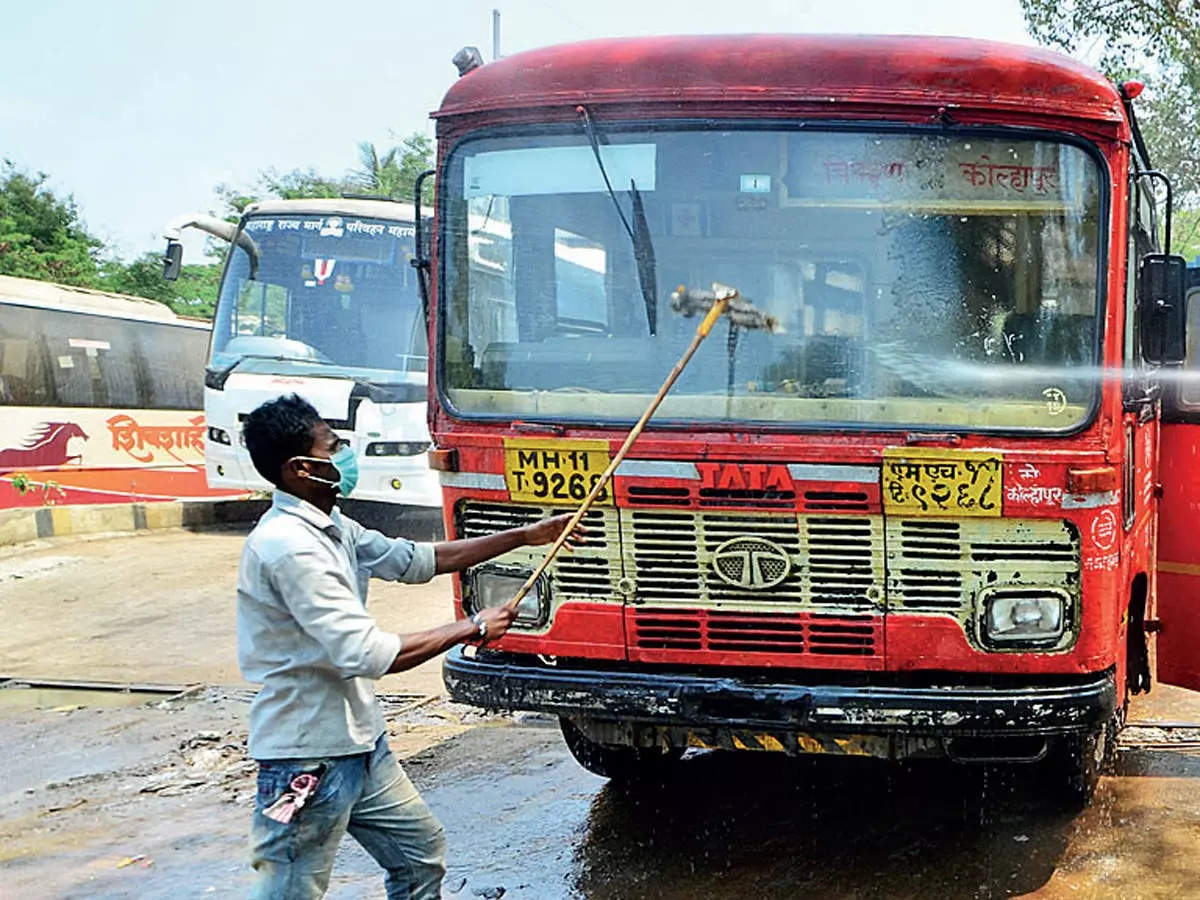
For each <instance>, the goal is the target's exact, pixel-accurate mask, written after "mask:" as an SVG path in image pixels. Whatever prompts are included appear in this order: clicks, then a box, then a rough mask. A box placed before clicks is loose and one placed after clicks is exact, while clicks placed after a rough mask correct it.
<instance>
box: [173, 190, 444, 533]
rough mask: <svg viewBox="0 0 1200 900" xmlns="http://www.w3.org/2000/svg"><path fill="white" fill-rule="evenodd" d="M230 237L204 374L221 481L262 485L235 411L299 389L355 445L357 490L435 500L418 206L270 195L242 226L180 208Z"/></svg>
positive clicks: (360, 495) (215, 475)
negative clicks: (416, 263)
mask: <svg viewBox="0 0 1200 900" xmlns="http://www.w3.org/2000/svg"><path fill="white" fill-rule="evenodd" d="M185 227H197V228H201V229H202V230H204V231H207V232H209V233H210V234H214V235H216V236H217V237H220V238H222V239H224V240H227V241H230V242H231V244H232V247H231V250H230V253H229V259H228V261H227V263H226V266H225V272H224V274H223V276H222V279H221V292H220V299H219V302H218V305H217V311H216V317H215V319H214V322H213V337H212V343H211V346H210V352H209V358H208V365H207V368H206V370H205V377H204V385H205V387H204V411H205V416H206V420H207V433H206V438H205V459H206V469H207V476H208V483H209V484H210V485H211V486H213V487H237V488H256V489H265V488H267V487H268V485H267V484H266V483H265V482H264V481H263V480H262V478H260V477H259V475H258V473H257V472H255V471H254V466H253V465H252V464H251V462H250V457H249V454H248V453H247V452H246V449H245V447H244V446H242V443H241V440H240V435H241V422H242V420H243V419H244V418H245V416H246V414H247V413H249V412H250V411H251V410H252V409H254V408H255V407H256V406H258V405H259V404H260V403H262V402H263V401H264V400H267V399H270V398H272V397H276V396H278V395H279V394H283V393H293V392H294V393H297V394H299V395H300V396H302V397H304V398H305V399H307V400H308V401H309V402H310V403H312V404H313V406H315V407H316V408H317V411H318V412H319V413H320V414H321V416H322V417H323V418H324V419H325V420H326V421H327V422H329V424H330V425H331V426H332V427H333V429H334V431H335V432H337V434H338V435H339V436H340V437H342V438H345V439H346V440H348V441H349V442H350V444H351V446H352V447H353V448H354V450H355V452H356V453H357V454H358V462H359V470H360V478H359V483H358V487H357V488H355V490H354V492H353V494H352V495H351V499H353V500H366V501H378V502H383V503H388V504H400V505H403V506H412V507H424V508H428V509H432V508H440V505H441V490H440V487H439V485H438V482H437V479H436V478H435V477H434V475H433V473H432V472H431V471H430V469H429V465H428V462H427V458H426V450H427V449H428V448H429V429H428V425H427V423H426V420H425V399H426V385H427V368H428V349H427V346H426V341H427V337H426V326H425V317H424V314H423V310H422V306H421V296H420V291H419V286H418V282H417V272H416V270H415V269H413V267H412V265H411V262H412V259H413V255H414V253H415V231H416V229H415V227H414V210H413V207H412V206H411V205H410V204H406V203H397V202H392V201H387V200H366V199H329V200H271V201H264V202H261V203H256V204H254V205H252V206H250V207H248V208H247V210H246V212H245V215H244V216H243V218H242V220H241V222H240V223H239V225H238V226H236V228H235V227H234V226H231V225H230V224H229V223H225V222H221V221H219V220H213V219H211V217H206V216H198V215H197V216H181V217H179V218H178V219H176V220H174V221H173V222H172V223H171V225H170V226H168V229H167V234H166V236H167V239H168V250H167V260H168V262H167V269H168V271H170V269H171V268H172V263H173V264H174V266H175V267H176V268H177V267H178V262H179V253H180V250H176V249H174V248H175V247H177V246H178V239H179V233H180V231H181V229H182V228H185Z"/></svg>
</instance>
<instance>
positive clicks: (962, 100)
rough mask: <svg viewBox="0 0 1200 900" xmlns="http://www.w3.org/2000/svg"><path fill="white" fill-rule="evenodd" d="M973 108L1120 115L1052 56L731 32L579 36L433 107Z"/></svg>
mask: <svg viewBox="0 0 1200 900" xmlns="http://www.w3.org/2000/svg"><path fill="white" fill-rule="evenodd" d="M747 100H755V101H771V100H774V101H780V102H800V103H804V102H808V103H811V102H823V103H828V102H830V101H843V102H859V103H874V104H880V103H888V104H897V103H901V104H918V105H925V106H929V105H934V106H951V107H952V106H966V107H970V106H974V107H987V108H989V109H995V108H997V107H1002V108H1006V109H1009V110H1014V109H1021V110H1032V111H1036V112H1045V113H1052V114H1056V115H1068V116H1071V117H1077V118H1086V119H1100V120H1105V121H1107V122H1109V123H1114V122H1115V123H1123V122H1124V118H1125V117H1124V110H1123V108H1122V105H1121V99H1120V95H1119V94H1118V92H1117V89H1116V87H1115V86H1114V85H1113V84H1112V83H1111V82H1110V81H1109V80H1108V79H1106V78H1105V77H1104V76H1103V75H1101V74H1100V73H1098V72H1096V71H1095V70H1093V69H1091V68H1089V67H1088V66H1085V65H1084V64H1082V63H1080V62H1077V61H1075V60H1073V59H1071V58H1069V57H1067V56H1063V55H1062V54H1060V53H1054V52H1052V51H1049V50H1042V49H1039V48H1036V47H1023V46H1019V45H1016V44H1003V43H998V42H995V41H980V40H972V39H967V38H954V37H921V36H912V35H799V34H792V35H788V34H739V35H708V36H686V37H685V36H680V37H641V38H621V39H604V40H594V41H584V42H581V43H577V44H563V45H559V46H555V47H543V48H541V49H537V50H530V51H527V52H525V53H517V54H514V55H513V56H509V57H505V58H503V59H500V60H498V61H496V62H493V63H489V64H488V65H485V66H482V67H481V68H479V69H476V70H475V71H473V72H470V73H468V74H467V75H465V76H463V77H462V78H460V79H459V80H458V81H456V82H455V83H454V84H453V85H452V86H451V88H450V90H449V91H447V92H446V96H445V98H444V100H443V101H442V105H441V108H440V109H439V110H438V111H437V112H435V113H434V114H433V115H434V116H435V117H445V116H453V115H461V114H465V113H475V112H483V111H487V110H492V109H513V108H518V107H547V106H560V105H575V104H583V103H586V104H599V103H623V104H630V103H654V102H659V103H679V102H680V101H721V102H729V101H747Z"/></svg>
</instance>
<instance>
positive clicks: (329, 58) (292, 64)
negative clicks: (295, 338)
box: [0, 0, 1033, 262]
mask: <svg viewBox="0 0 1200 900" xmlns="http://www.w3.org/2000/svg"><path fill="white" fill-rule="evenodd" d="M4 7H7V9H5V11H4V28H3V29H2V30H0V60H3V61H4V64H3V68H4V72H5V76H4V82H5V83H4V89H3V91H0V158H6V159H11V160H12V161H13V162H14V163H15V164H16V165H17V166H19V167H21V168H23V169H26V170H29V171H32V172H37V171H41V172H46V173H48V174H49V175H50V185H51V187H52V188H53V189H54V190H55V192H56V193H60V194H68V193H69V194H72V195H73V196H74V198H75V201H76V203H77V204H78V205H79V207H80V210H81V212H82V215H83V218H84V221H85V222H86V223H87V226H88V228H89V230H90V231H91V232H92V233H93V234H96V235H97V236H99V237H101V238H102V239H104V240H105V241H107V242H109V243H110V244H111V245H113V246H114V247H115V248H116V249H117V251H118V252H119V253H120V254H121V255H123V256H124V257H125V258H127V259H128V258H131V257H132V256H135V255H137V254H139V253H142V252H144V251H147V250H159V249H161V248H162V246H163V241H162V238H161V234H162V230H163V226H165V224H166V223H167V221H168V220H170V219H171V218H172V217H174V216H175V215H177V214H180V213H185V212H192V211H201V212H209V211H216V210H217V209H218V207H219V203H218V201H217V199H216V197H215V196H214V194H213V188H214V187H215V186H216V185H218V184H222V183H224V184H230V185H234V186H241V187H245V186H249V185H250V184H252V183H253V182H254V180H255V178H256V176H257V174H258V173H259V172H260V171H262V170H263V169H267V168H272V167H273V168H275V169H278V170H281V171H287V170H290V169H294V168H309V167H312V168H315V169H317V170H318V171H320V172H323V173H328V174H330V175H341V174H344V173H345V172H346V171H347V170H348V169H350V168H353V167H354V166H355V164H356V162H357V151H356V147H357V144H358V142H359V141H362V140H369V141H373V142H375V143H376V144H377V145H378V146H390V145H391V144H392V143H395V141H394V140H393V137H394V136H399V137H403V136H405V135H407V134H410V133H412V132H414V131H422V132H425V133H426V134H428V135H430V136H431V137H432V135H433V127H432V123H431V122H430V120H429V118H428V116H429V112H430V111H431V110H433V109H435V108H436V107H437V106H438V104H439V103H440V101H441V98H442V95H443V94H444V93H445V91H446V89H447V88H448V87H449V86H450V84H451V83H452V81H453V80H454V78H455V77H456V72H455V69H454V66H453V65H452V64H451V62H450V59H451V57H452V56H453V55H454V54H455V52H456V51H457V50H458V49H459V48H460V47H462V46H464V45H467V44H474V45H475V46H477V47H479V49H480V50H481V51H483V53H484V57H485V59H491V48H492V9H493V8H496V7H498V8H499V9H500V11H501V52H502V53H503V54H504V55H509V54H512V53H516V52H518V51H520V50H526V49H530V48H533V47H541V46H546V45H548V44H558V43H567V42H571V41H578V40H586V39H589V38H598V37H614V36H623V35H648V34H684V33H686V34H715V33H738V32H868V33H877V34H883V33H903V34H930V35H938V34H945V35H959V36H966V37H984V38H990V39H993V40H1001V41H1010V42H1014V43H1021V44H1031V43H1033V42H1032V40H1031V39H1030V38H1029V36H1028V33H1027V32H1026V30H1025V25H1024V19H1023V17H1022V15H1021V8H1020V4H1019V2H1018V0H994V2H992V3H989V4H987V5H986V6H985V7H981V6H979V5H976V4H968V3H964V2H962V0H926V2H917V3H911V2H902V0H836V2H819V3H816V2H808V0H738V2H734V3H730V2H728V0H721V2H718V0H602V2H582V0H489V2H474V0H438V2H416V0H388V2H382V0H354V2H344V0H343V2H340V3H338V2H330V0H239V2H230V0H207V2H201V3H163V2H159V0H154V2H151V0H107V2H103V3H97V2H95V0H38V2H36V3H35V2H31V0H0V8H4ZM17 9H19V10H20V11H19V12H15V10H17ZM202 246H203V241H202V239H201V238H200V237H199V236H196V237H195V238H193V239H192V240H190V241H188V242H187V243H186V247H187V251H186V252H187V256H186V258H185V261H186V262H201V261H203V260H202V258H201V253H200V248H201V247H202Z"/></svg>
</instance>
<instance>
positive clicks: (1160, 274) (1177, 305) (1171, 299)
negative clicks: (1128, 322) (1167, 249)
mask: <svg viewBox="0 0 1200 900" xmlns="http://www.w3.org/2000/svg"><path fill="white" fill-rule="evenodd" d="M1186 286H1187V262H1186V261H1185V260H1184V258H1183V257H1182V256H1172V255H1169V254H1166V253H1147V254H1146V255H1145V256H1143V257H1142V260H1141V262H1140V263H1139V264H1138V318H1139V319H1140V327H1141V336H1142V356H1144V357H1145V358H1146V361H1147V362H1149V363H1151V364H1153V365H1159V366H1161V365H1172V364H1176V363H1181V362H1183V360H1184V358H1185V356H1186V355H1187V344H1186V342H1185V338H1186V334H1185V331H1186V323H1187V305H1186V303H1185V302H1184V294H1185V291H1186V289H1187V287H1186Z"/></svg>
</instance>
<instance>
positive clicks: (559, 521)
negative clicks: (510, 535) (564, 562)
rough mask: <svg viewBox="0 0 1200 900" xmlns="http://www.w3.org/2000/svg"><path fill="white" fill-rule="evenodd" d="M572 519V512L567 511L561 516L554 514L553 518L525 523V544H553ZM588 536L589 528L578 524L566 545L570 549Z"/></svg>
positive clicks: (522, 529) (535, 545)
mask: <svg viewBox="0 0 1200 900" xmlns="http://www.w3.org/2000/svg"><path fill="white" fill-rule="evenodd" d="M570 521H571V514H570V513H565V514H563V515H561V516H554V518H552V519H542V521H540V522H534V523H533V524H532V525H525V526H523V527H522V528H521V532H522V535H523V536H524V538H525V544H526V546H529V547H537V546H539V545H540V544H552V543H553V542H554V541H556V540H558V536H559V535H560V534H562V531H563V529H564V528H566V527H567V523H568V522H570ZM587 538H588V529H586V528H584V527H583V526H582V525H576V526H575V529H574V530H573V531H572V532H571V534H570V536H569V537H568V538H567V543H566V546H567V548H568V549H574V548H575V547H578V546H579V545H580V544H581V543H582V542H583V541H585V540H587Z"/></svg>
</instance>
